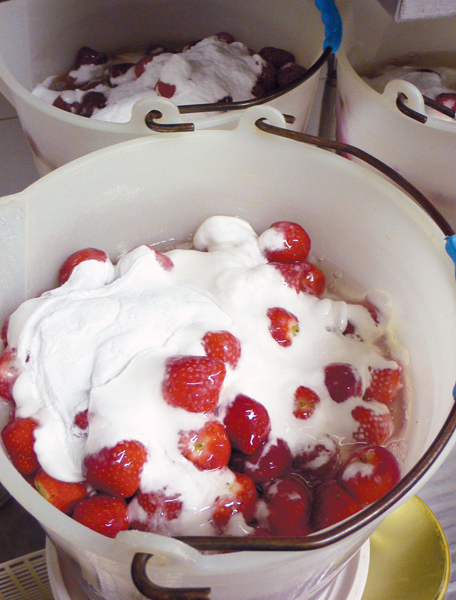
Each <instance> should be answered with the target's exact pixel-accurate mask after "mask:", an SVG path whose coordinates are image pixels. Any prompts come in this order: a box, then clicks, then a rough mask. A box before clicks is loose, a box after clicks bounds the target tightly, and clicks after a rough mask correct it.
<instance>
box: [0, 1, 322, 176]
mask: <svg viewBox="0 0 456 600" xmlns="http://www.w3.org/2000/svg"><path fill="white" fill-rule="evenodd" d="M219 31H229V32H230V33H232V34H233V35H235V37H236V38H237V39H239V40H241V41H244V42H245V43H246V44H248V45H249V46H251V47H252V48H255V49H256V50H257V51H258V50H260V49H261V48H262V47H263V46H276V47H280V48H283V49H287V50H289V51H290V52H293V53H294V54H295V56H296V60H297V62H299V63H300V64H302V65H303V66H305V67H307V68H308V67H310V66H311V65H313V64H314V62H315V61H316V60H317V59H318V58H319V57H320V55H321V53H322V50H323V42H324V40H325V35H324V26H323V23H322V15H321V14H320V12H319V10H318V9H317V8H316V6H315V2H314V0H302V1H300V2H293V1H290V2H287V3H285V4H283V3H277V2H273V1H272V0H256V1H253V0H247V1H245V0H137V1H135V2H130V1H129V0H124V1H122V0H116V1H115V2H112V1H111V0H90V1H88V0H83V1H80V2H71V0H12V1H9V2H3V3H0V91H2V93H3V94H4V95H5V96H6V97H7V98H8V99H9V100H10V101H11V103H12V104H13V105H14V107H15V108H16V111H17V113H18V115H19V118H20V121H21V123H22V126H23V129H24V131H25V134H26V137H27V139H28V141H29V143H30V147H31V149H32V151H33V154H34V158H35V162H36V165H37V168H38V172H39V174H40V175H43V174H45V173H47V172H49V171H50V170H52V169H54V168H56V167H58V166H61V165H63V164H65V163H67V162H69V161H71V160H73V159H75V158H78V157H80V156H83V155H84V154H87V153H89V152H92V151H94V150H98V149H100V148H104V147H106V146H110V145H112V144H115V143H119V142H123V141H126V140H129V139H133V138H136V137H141V136H146V135H150V134H151V133H152V132H151V131H150V129H148V127H147V126H146V124H145V122H144V117H145V115H146V114H147V113H148V112H149V111H150V110H151V109H152V108H154V103H153V101H152V102H147V101H146V102H144V101H143V102H141V104H138V105H136V109H135V110H134V114H133V118H132V120H131V121H130V122H129V123H107V122H101V121H96V120H93V119H87V118H85V117H80V116H77V115H73V114H70V113H67V112H65V111H62V110H60V109H57V108H55V107H53V106H51V105H48V104H47V103H45V102H44V101H43V100H40V99H38V98H36V97H35V96H33V95H32V94H31V90H32V89H33V88H34V86H35V85H36V84H38V83H40V82H42V81H43V80H44V79H45V78H46V77H47V76H49V75H58V74H60V73H63V72H65V71H66V70H67V69H68V68H69V67H71V65H72V63H73V60H74V56H75V53H76V51H77V50H78V49H79V48H80V47H81V46H83V45H88V46H91V47H93V48H95V49H97V50H103V51H107V50H114V49H116V48H119V47H122V46H129V45H130V46H131V45H135V44H141V43H142V44H150V43H151V42H156V43H166V42H168V43H169V42H172V43H176V44H180V43H182V44H183V43H188V42H190V41H193V40H195V39H200V38H201V37H205V36H208V35H214V34H215V33H217V32H219ZM317 83H318V73H315V74H314V75H313V76H312V77H310V79H308V80H307V81H304V82H303V83H302V84H301V85H299V86H298V87H296V88H295V89H293V90H291V91H289V92H287V93H286V94H284V95H283V96H281V97H279V98H277V99H276V100H274V101H273V102H272V104H273V105H274V106H275V107H277V108H278V109H279V110H280V111H281V112H283V113H285V114H289V115H292V116H294V117H295V118H296V121H295V123H294V125H293V126H292V127H293V128H295V129H296V130H302V129H303V128H304V127H305V125H306V124H307V121H308V118H309V114H310V110H311V107H312V101H313V98H314V94H315V90H316V86H317ZM239 114H240V111H229V112H225V113H206V116H203V117H199V118H198V119H196V117H195V118H194V120H195V126H196V127H198V128H222V129H230V128H233V127H235V125H236V123H237V121H238V119H239ZM192 117H194V115H185V118H186V120H190V121H192ZM178 118H179V121H180V120H183V119H184V116H182V117H180V115H178Z"/></svg>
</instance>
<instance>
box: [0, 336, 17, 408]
mask: <svg viewBox="0 0 456 600" xmlns="http://www.w3.org/2000/svg"><path fill="white" fill-rule="evenodd" d="M15 360H16V350H15V349H14V348H9V347H8V346H7V347H6V348H5V350H4V351H3V354H2V355H1V356H0V396H1V397H2V398H4V399H5V400H8V401H9V402H14V398H13V386H14V383H15V381H16V379H17V378H18V376H19V372H18V370H17V368H16V366H15Z"/></svg>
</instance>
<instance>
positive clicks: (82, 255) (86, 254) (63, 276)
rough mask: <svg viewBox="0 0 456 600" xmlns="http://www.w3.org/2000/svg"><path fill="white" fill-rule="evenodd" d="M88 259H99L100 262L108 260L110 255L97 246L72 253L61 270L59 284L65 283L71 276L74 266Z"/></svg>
mask: <svg viewBox="0 0 456 600" xmlns="http://www.w3.org/2000/svg"><path fill="white" fill-rule="evenodd" d="M86 260H98V261H100V262H106V261H107V260H108V255H107V254H106V252H103V250H98V249H97V248H84V249H83V250H78V251H77V252H74V253H73V254H71V255H70V256H69V257H68V258H67V259H66V260H65V262H64V263H63V265H62V266H61V268H60V271H59V279H58V281H59V285H63V284H64V283H66V282H67V281H68V279H69V278H70V275H71V273H72V272H73V270H74V268H75V267H76V266H77V265H79V264H80V263H82V262H84V261H86Z"/></svg>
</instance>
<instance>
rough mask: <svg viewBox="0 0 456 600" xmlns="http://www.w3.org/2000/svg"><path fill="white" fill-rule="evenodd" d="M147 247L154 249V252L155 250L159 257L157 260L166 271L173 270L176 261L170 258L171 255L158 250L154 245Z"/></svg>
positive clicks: (156, 255)
mask: <svg viewBox="0 0 456 600" xmlns="http://www.w3.org/2000/svg"><path fill="white" fill-rule="evenodd" d="M147 247H148V248H149V249H150V250H152V252H155V257H156V259H157V262H158V264H159V265H160V266H161V267H162V269H164V270H165V271H171V269H172V268H173V267H174V263H173V261H172V260H171V259H170V258H169V256H166V254H162V253H161V252H159V251H158V250H156V249H155V248H154V247H153V246H149V245H148V246H147Z"/></svg>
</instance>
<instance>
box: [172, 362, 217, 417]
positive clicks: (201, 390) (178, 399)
mask: <svg viewBox="0 0 456 600" xmlns="http://www.w3.org/2000/svg"><path fill="white" fill-rule="evenodd" d="M225 375H226V367H225V364H224V363H223V362H221V361H220V360H216V359H213V358H209V357H207V356H173V357H171V358H169V359H168V360H167V361H166V366H165V376H164V379H163V385H162V392H163V397H164V399H165V400H166V402H168V404H170V405H171V406H176V407H180V408H184V409H185V410H188V411H189V412H196V413H205V412H209V413H210V412H213V411H214V409H215V408H216V406H217V404H218V401H219V396H220V391H221V389H222V385H223V381H224V379H225Z"/></svg>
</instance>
